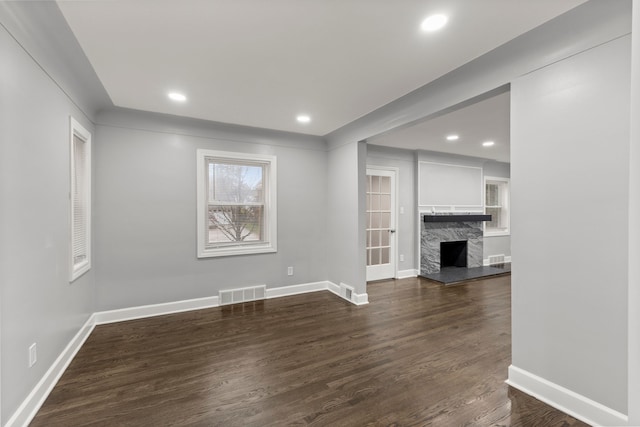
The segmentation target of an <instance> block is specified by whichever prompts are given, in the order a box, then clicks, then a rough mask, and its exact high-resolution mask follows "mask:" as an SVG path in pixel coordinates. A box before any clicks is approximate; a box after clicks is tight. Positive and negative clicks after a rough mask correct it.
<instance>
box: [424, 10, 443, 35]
mask: <svg viewBox="0 0 640 427" xmlns="http://www.w3.org/2000/svg"><path fill="white" fill-rule="evenodd" d="M447 21H449V18H447V15H443V14H441V13H438V14H436V15H431V16H428V17H427V18H426V19H425V20H424V21H422V25H420V28H422V31H427V32H429V33H431V32H433V31H438V30H440V29H441V28H443V27H444V26H445V25H447Z"/></svg>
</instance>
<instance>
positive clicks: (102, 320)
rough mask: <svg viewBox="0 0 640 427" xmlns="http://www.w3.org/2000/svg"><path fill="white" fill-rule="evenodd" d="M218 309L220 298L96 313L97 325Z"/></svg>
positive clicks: (197, 299)
mask: <svg viewBox="0 0 640 427" xmlns="http://www.w3.org/2000/svg"><path fill="white" fill-rule="evenodd" d="M211 307H218V297H206V298H196V299H189V300H183V301H174V302H166V303H162V304H150V305H142V306H138V307H127V308H121V309H118V310H109V311H99V312H97V313H94V317H95V322H96V325H104V324H107V323H114V322H124V321H126V320H134V319H143V318H145V317H154V316H163V315H165V314H173V313H180V312H183V311H191V310H201V309H203V308H211Z"/></svg>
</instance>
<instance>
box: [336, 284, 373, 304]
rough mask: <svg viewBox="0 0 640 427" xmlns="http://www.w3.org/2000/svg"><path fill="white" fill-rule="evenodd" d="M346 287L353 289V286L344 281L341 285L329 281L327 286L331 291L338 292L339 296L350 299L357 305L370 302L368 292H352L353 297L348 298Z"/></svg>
mask: <svg viewBox="0 0 640 427" xmlns="http://www.w3.org/2000/svg"><path fill="white" fill-rule="evenodd" d="M345 287H347V288H349V289H351V290H353V287H352V286H349V285H346V284H344V283H340V285H336V284H335V283H333V282H327V288H326V289H327V290H328V291H329V292H331V293H333V294H336V295H337V296H339V297H340V298H342V299H343V300H345V301H349V302H350V303H351V304H355V305H365V304H369V294H367V293H364V294H356V293H355V292H352V294H351V299H348V298H347V297H346V295H345V294H344V288H345Z"/></svg>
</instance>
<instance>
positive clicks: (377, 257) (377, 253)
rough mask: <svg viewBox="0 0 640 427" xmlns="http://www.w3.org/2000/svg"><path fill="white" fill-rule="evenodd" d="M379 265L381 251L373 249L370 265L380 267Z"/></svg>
mask: <svg viewBox="0 0 640 427" xmlns="http://www.w3.org/2000/svg"><path fill="white" fill-rule="evenodd" d="M379 264H380V249H371V264H370V265H379Z"/></svg>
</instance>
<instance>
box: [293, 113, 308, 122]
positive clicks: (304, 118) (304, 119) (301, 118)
mask: <svg viewBox="0 0 640 427" xmlns="http://www.w3.org/2000/svg"><path fill="white" fill-rule="evenodd" d="M296 120H297V121H298V122H299V123H309V122H310V121H311V117H309V116H308V115H306V114H300V115H299V116H298V117H296Z"/></svg>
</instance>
